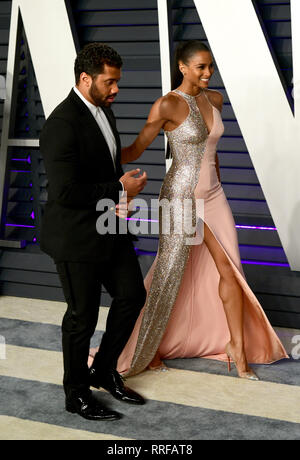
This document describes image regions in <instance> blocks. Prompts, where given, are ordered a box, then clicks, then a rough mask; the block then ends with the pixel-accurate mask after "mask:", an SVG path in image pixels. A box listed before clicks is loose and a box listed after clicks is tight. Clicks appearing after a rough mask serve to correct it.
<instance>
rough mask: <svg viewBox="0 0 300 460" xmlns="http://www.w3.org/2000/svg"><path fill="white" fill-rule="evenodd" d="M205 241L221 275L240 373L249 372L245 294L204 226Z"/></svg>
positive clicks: (231, 345)
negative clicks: (245, 333) (246, 349)
mask: <svg viewBox="0 0 300 460" xmlns="http://www.w3.org/2000/svg"><path fill="white" fill-rule="evenodd" d="M204 241H205V244H206V246H207V248H208V250H209V251H210V254H211V256H212V257H213V259H214V261H215V264H216V267H217V270H218V272H219V274H220V282H219V295H220V298H221V300H222V302H223V306H224V311H225V314H226V318H227V323H228V327H229V331H230V336H231V340H230V348H231V350H232V351H233V354H234V358H235V361H236V365H237V369H238V371H239V373H243V372H247V371H249V367H248V363H247V360H246V355H245V350H244V334H243V292H242V288H241V287H240V285H239V283H238V281H237V279H236V277H235V275H234V272H233V269H232V267H231V265H230V262H229V260H228V259H227V257H226V255H225V254H224V252H223V250H222V248H221V247H220V244H219V243H218V241H217V240H216V238H215V236H214V235H213V233H212V232H211V231H210V229H209V227H208V226H207V225H206V224H204Z"/></svg>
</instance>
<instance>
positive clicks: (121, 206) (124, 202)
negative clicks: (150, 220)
mask: <svg viewBox="0 0 300 460" xmlns="http://www.w3.org/2000/svg"><path fill="white" fill-rule="evenodd" d="M132 200H133V197H132V196H128V195H127V193H126V192H125V195H123V196H122V198H121V200H120V202H119V203H118V204H117V205H116V213H115V214H116V215H117V216H118V217H120V218H121V219H126V217H130V216H131V214H132V213H133V212H134V211H135V209H134V208H135V206H134V201H132Z"/></svg>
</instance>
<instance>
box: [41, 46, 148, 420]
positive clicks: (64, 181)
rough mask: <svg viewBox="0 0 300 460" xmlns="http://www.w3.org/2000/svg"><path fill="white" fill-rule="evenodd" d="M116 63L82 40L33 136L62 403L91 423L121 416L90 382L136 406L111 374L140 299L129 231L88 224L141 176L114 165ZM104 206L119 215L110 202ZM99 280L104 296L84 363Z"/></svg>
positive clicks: (108, 51) (138, 184)
mask: <svg viewBox="0 0 300 460" xmlns="http://www.w3.org/2000/svg"><path fill="white" fill-rule="evenodd" d="M121 67H122V60H121V57H120V56H119V55H118V54H117V53H116V51H114V50H113V49H112V48H110V47H108V46H106V45H103V44H99V43H91V44H89V45H87V46H86V47H85V48H84V49H83V50H81V51H80V52H79V54H78V56H77V58H76V61H75V79H76V86H75V87H74V88H73V89H72V90H71V92H70V94H69V95H68V97H67V98H66V99H65V100H64V101H63V102H62V103H61V104H60V105H59V106H58V107H56V109H55V110H54V111H53V112H52V113H51V115H50V116H49V118H48V119H47V121H46V123H45V125H44V127H43V130H42V133H41V136H40V149H41V153H42V156H43V159H44V163H45V169H46V174H47V178H48V202H47V204H46V206H45V211H44V215H43V220H42V230H41V249H42V250H43V251H44V252H46V253H47V254H49V255H50V256H51V257H52V258H53V259H54V261H55V264H56V267H57V271H58V274H59V277H60V280H61V283H62V287H63V291H64V295H65V299H66V302H67V304H68V308H67V311H66V314H65V316H64V319H63V324H62V337H63V339H62V342H63V356H64V389H65V394H66V409H67V411H69V412H72V413H78V414H79V415H81V416H83V417H85V418H88V419H92V420H112V419H118V418H120V414H118V413H117V412H113V411H109V410H107V409H106V408H105V407H103V406H102V404H100V403H99V401H98V400H97V399H96V398H95V397H94V396H93V394H92V392H91V390H90V386H93V387H96V388H99V387H100V386H101V387H102V388H104V389H106V390H107V391H109V392H110V393H111V394H112V395H113V396H114V397H115V398H117V399H119V400H122V401H125V402H129V403H133V404H144V403H145V401H144V399H143V398H142V397H141V396H140V395H138V394H137V393H135V392H134V391H133V390H130V389H129V388H128V387H126V386H124V383H123V380H122V378H121V376H120V375H119V374H118V372H117V371H116V368H117V361H118V357H119V355H120V353H121V351H122V349H123V348H124V346H125V344H126V342H127V340H128V338H129V336H130V334H131V332H132V330H133V327H134V324H135V321H136V319H137V317H138V315H139V313H140V310H141V308H142V307H143V305H144V302H145V299H146V292H145V288H144V283H143V277H142V274H141V270H140V266H139V263H138V260H137V257H136V254H135V251H134V247H133V241H132V235H130V233H128V232H127V233H124V232H123V234H121V232H120V231H119V232H118V231H117V232H116V234H111V233H107V234H105V233H104V232H102V233H99V229H96V223H97V219H98V218H99V215H100V213H99V212H97V211H96V205H97V203H98V202H99V200H101V199H103V200H105V199H110V200H113V202H114V203H115V204H116V205H117V204H118V203H119V200H120V196H122V194H124V193H127V195H128V197H130V198H132V197H134V196H136V195H137V194H138V193H139V192H140V191H141V190H142V189H143V188H144V186H145V185H146V180H147V177H146V174H145V173H144V174H143V175H141V174H138V173H139V170H133V171H129V172H127V173H125V174H124V172H123V170H122V168H121V162H120V157H121V146H120V139H119V135H118V132H117V129H116V123H115V118H114V115H113V112H112V111H111V109H110V105H111V103H112V102H113V101H114V98H115V96H116V95H117V93H118V91H119V89H118V85H117V84H118V81H119V79H120V77H121ZM137 175H138V177H135V176H137ZM110 211H111V212H113V213H114V216H115V214H116V215H118V211H116V209H115V207H114V206H113V208H110ZM116 220H117V221H119V223H120V220H119V217H116ZM123 223H124V219H123ZM118 228H119V226H118ZM101 285H104V286H105V288H106V289H107V291H108V292H109V294H110V295H111V297H112V298H113V301H112V304H111V307H110V309H109V314H108V318H107V324H106V332H105V333H104V335H103V338H102V341H101V346H100V350H99V352H98V353H97V354H96V356H95V359H94V362H93V366H92V368H91V369H89V368H88V366H87V361H88V355H89V347H90V339H91V337H92V335H93V334H94V331H95V328H96V325H97V321H98V311H99V305H100V296H101Z"/></svg>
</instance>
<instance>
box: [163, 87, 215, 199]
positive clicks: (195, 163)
mask: <svg viewBox="0 0 300 460" xmlns="http://www.w3.org/2000/svg"><path fill="white" fill-rule="evenodd" d="M173 92H174V93H177V94H179V95H180V96H182V97H184V99H185V100H186V102H187V103H188V106H189V115H188V116H187V118H186V119H185V120H184V121H183V122H182V123H181V124H180V125H179V126H178V127H177V128H175V129H173V130H172V131H165V133H166V135H167V138H168V141H169V144H170V150H171V153H172V158H173V161H172V166H171V167H170V169H169V171H168V173H167V175H166V177H165V180H164V182H163V185H162V188H161V192H160V199H162V198H168V199H172V198H191V197H192V195H193V190H194V189H195V187H196V184H197V182H198V177H199V172H200V167H201V160H202V158H203V155H204V151H205V146H206V141H207V137H208V131H207V127H206V124H205V122H204V121H203V118H202V116H201V113H200V111H199V109H198V106H197V102H196V99H195V97H193V96H190V95H188V94H185V93H183V92H181V91H179V90H174V91H173Z"/></svg>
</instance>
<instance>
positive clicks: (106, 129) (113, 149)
mask: <svg viewBox="0 0 300 460" xmlns="http://www.w3.org/2000/svg"><path fill="white" fill-rule="evenodd" d="M73 89H74V91H75V93H76V94H77V96H78V97H80V99H81V100H82V101H83V102H84V103H85V105H86V106H87V108H88V109H89V110H90V112H91V113H92V115H93V117H94V118H95V120H96V122H97V123H98V126H99V128H100V129H101V132H102V134H103V136H104V139H105V140H106V142H107V145H108V148H109V151H110V154H111V158H112V161H113V164H114V168H115V171H116V156H117V144H116V139H115V136H114V133H113V132H112V129H111V126H110V124H109V121H108V119H107V118H106V115H105V113H104V112H103V110H102V109H101V107H96V106H95V105H94V104H92V103H91V102H89V101H88V100H87V99H86V98H85V97H84V96H83V95H82V94H81V92H80V91H79V89H78V88H77V87H76V86H74V88H73ZM119 182H120V183H121V185H122V196H123V195H124V191H125V189H124V185H123V182H122V181H121V180H119Z"/></svg>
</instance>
